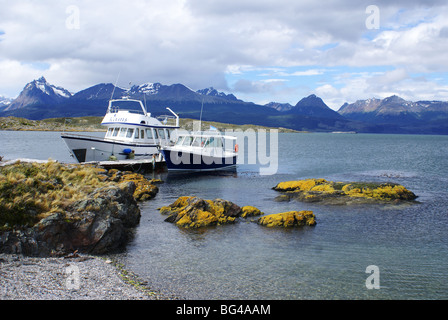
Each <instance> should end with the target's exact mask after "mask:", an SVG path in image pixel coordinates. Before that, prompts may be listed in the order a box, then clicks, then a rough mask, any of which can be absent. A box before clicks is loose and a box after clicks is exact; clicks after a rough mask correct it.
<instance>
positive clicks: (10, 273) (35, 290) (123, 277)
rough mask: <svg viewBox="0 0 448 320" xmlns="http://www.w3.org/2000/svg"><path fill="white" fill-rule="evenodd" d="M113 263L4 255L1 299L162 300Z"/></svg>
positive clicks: (82, 258)
mask: <svg viewBox="0 0 448 320" xmlns="http://www.w3.org/2000/svg"><path fill="white" fill-rule="evenodd" d="M161 299H164V300H165V299H169V298H168V297H166V296H163V295H161V294H158V293H154V292H151V291H150V289H149V288H147V287H146V286H145V284H144V283H143V284H142V283H138V280H137V279H135V278H133V276H132V275H129V274H128V273H127V272H126V271H125V270H124V269H120V267H118V266H117V265H116V264H114V263H113V262H112V261H111V260H108V259H105V258H99V257H95V256H88V255H75V256H74V257H69V258H67V257H65V258H35V257H26V256H22V255H15V254H0V300H161Z"/></svg>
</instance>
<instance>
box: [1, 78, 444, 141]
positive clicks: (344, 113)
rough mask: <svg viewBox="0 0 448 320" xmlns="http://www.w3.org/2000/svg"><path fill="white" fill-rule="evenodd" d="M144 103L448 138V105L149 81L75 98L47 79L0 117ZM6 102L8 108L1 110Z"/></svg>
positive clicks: (277, 123)
mask: <svg viewBox="0 0 448 320" xmlns="http://www.w3.org/2000/svg"><path fill="white" fill-rule="evenodd" d="M112 96H113V97H114V98H120V97H122V96H128V97H129V98H134V99H138V100H142V101H144V102H145V103H146V104H147V105H148V107H149V109H150V110H149V111H150V112H151V113H153V114H154V115H159V114H166V107H170V108H172V109H173V110H174V111H175V112H176V113H178V114H179V115H180V116H181V117H185V118H193V119H199V117H200V110H201V109H203V115H202V119H203V120H208V121H215V120H217V121H220V122H227V123H233V124H254V125H262V126H269V127H284V128H289V129H293V130H299V131H326V132H328V131H330V132H331V131H356V132H375V133H436V134H448V125H447V123H448V121H445V120H448V102H444V101H417V102H412V101H407V100H405V99H403V98H401V97H399V96H396V95H392V96H390V97H387V98H384V99H379V98H369V99H365V100H358V101H356V102H354V103H344V104H343V105H342V106H341V107H340V108H339V110H338V111H335V110H333V109H331V108H329V107H328V106H327V105H326V104H325V102H324V101H323V100H322V98H320V97H318V96H316V95H315V94H311V95H309V96H307V97H304V98H302V99H301V100H300V101H299V102H297V104H296V105H294V106H293V105H291V104H289V103H279V102H270V103H268V104H265V105H259V104H255V103H253V102H246V101H243V100H240V99H238V98H237V97H235V96H234V95H233V94H231V93H224V92H219V91H218V90H216V89H215V88H213V87H208V88H204V89H200V90H196V91H195V90H193V89H191V88H188V87H187V86H185V85H183V84H180V83H175V84H171V85H164V84H161V83H159V82H154V83H153V82H147V83H143V84H140V85H133V86H131V87H130V88H128V89H127V88H120V87H116V86H115V85H113V84H112V83H100V84H97V85H93V86H91V87H88V88H86V89H83V90H80V91H78V92H76V93H71V92H69V91H68V90H66V89H64V88H62V87H58V86H55V85H52V84H49V83H48V82H47V81H46V79H45V78H44V77H41V78H39V79H37V80H33V81H31V82H30V83H28V84H27V85H25V87H24V89H23V90H22V92H21V93H20V94H19V96H18V97H17V98H16V99H7V98H4V99H3V100H1V99H0V116H2V117H5V116H17V117H23V118H28V119H31V120H41V119H44V118H55V117H75V116H103V115H104V114H105V112H106V108H107V104H108V101H109V100H110V99H111V97H112ZM2 101H5V102H3V105H2Z"/></svg>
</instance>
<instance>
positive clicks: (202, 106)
mask: <svg viewBox="0 0 448 320" xmlns="http://www.w3.org/2000/svg"><path fill="white" fill-rule="evenodd" d="M203 108H204V98H202V104H201V115H200V116H199V132H201V131H202V109H203Z"/></svg>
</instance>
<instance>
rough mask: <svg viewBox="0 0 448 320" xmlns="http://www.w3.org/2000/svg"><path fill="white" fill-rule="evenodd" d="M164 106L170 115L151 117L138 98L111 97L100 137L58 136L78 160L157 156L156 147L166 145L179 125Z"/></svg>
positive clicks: (157, 150)
mask: <svg viewBox="0 0 448 320" xmlns="http://www.w3.org/2000/svg"><path fill="white" fill-rule="evenodd" d="M167 110H169V111H170V112H171V113H172V114H173V115H167V116H160V117H157V118H155V117H152V116H151V113H149V112H147V110H146V108H145V106H144V105H143V103H142V102H141V101H139V100H134V99H128V98H122V99H113V100H110V101H109V106H108V108H107V113H106V115H105V116H104V118H103V120H102V122H101V125H103V126H106V127H107V132H106V134H105V137H104V138H99V137H94V136H87V135H81V134H73V133H66V132H64V133H62V134H61V137H62V139H64V142H65V143H66V145H67V146H68V148H69V150H70V152H71V154H72V155H73V156H74V157H75V158H76V159H77V160H78V162H80V163H81V162H91V161H108V160H125V159H135V160H138V159H142V160H147V159H150V158H151V157H161V155H160V153H159V149H158V148H159V147H162V146H165V145H169V144H170V143H171V138H172V134H173V130H175V129H178V128H179V116H178V115H177V114H175V113H174V112H173V111H172V110H171V109H170V108H167Z"/></svg>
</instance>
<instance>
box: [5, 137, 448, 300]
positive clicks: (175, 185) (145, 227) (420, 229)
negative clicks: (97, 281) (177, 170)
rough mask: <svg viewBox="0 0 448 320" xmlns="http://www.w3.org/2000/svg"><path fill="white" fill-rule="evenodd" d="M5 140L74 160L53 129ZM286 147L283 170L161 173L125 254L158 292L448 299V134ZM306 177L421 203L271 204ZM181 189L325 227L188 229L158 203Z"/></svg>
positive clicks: (17, 152) (321, 140)
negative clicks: (385, 188)
mask: <svg viewBox="0 0 448 320" xmlns="http://www.w3.org/2000/svg"><path fill="white" fill-rule="evenodd" d="M0 139H1V141H2V147H0V155H4V156H7V158H14V157H31V158H38V159H47V158H49V157H51V158H52V159H56V160H60V161H69V162H73V159H71V158H70V157H69V156H68V152H67V150H66V148H65V145H64V144H63V142H62V141H60V140H62V139H60V138H59V134H57V133H40V132H39V133H37V132H34V133H29V132H1V131H0ZM30 140H33V141H34V142H33V143H31V142H29V141H30ZM24 144H26V147H24ZM279 144H280V145H279V155H280V157H279V168H278V172H277V174H276V175H270V176H261V175H259V170H258V167H257V165H240V166H239V167H238V170H237V173H236V174H231V175H207V174H188V175H172V174H162V175H161V176H158V177H160V178H162V179H163V180H164V181H165V183H164V184H162V185H160V186H159V188H160V191H159V193H158V195H157V196H156V197H155V199H153V200H151V201H148V202H145V203H143V204H141V211H142V218H141V221H140V225H139V226H138V227H137V228H136V232H135V237H134V239H133V241H132V242H131V243H130V244H129V245H128V247H127V250H126V252H125V253H123V254H120V255H117V258H119V259H120V260H122V261H123V262H124V263H125V264H126V265H127V267H128V268H129V269H131V270H132V271H134V272H135V273H137V274H138V275H140V276H141V277H142V278H143V279H144V280H146V281H148V283H149V285H150V286H151V287H152V288H153V289H155V290H161V291H168V292H173V293H175V294H176V295H177V296H180V297H182V298H187V299H447V298H448V289H447V286H448V255H447V253H448V250H447V249H448V239H447V237H446V235H447V231H448V210H447V209H448V188H447V182H448V157H447V155H448V137H447V136H416V135H412V136H411V135H367V134H366V135H364V134H356V135H352V134H279ZM5 146H6V147H5ZM49 150H51V152H49ZM6 151H7V152H6ZM49 154H50V155H49ZM308 177H314V178H326V179H328V180H338V181H391V182H397V183H400V184H403V185H405V186H406V187H408V188H409V189H410V190H412V191H414V192H415V193H416V194H417V195H418V196H419V198H418V200H419V201H420V202H421V203H420V204H416V205H411V206H409V205H401V206H394V205H387V206H376V205H375V206H350V207H347V206H322V205H318V204H304V203H300V202H296V201H291V202H275V201H274V198H275V197H276V196H277V195H278V193H277V192H276V191H274V190H272V189H271V188H272V187H273V186H275V185H276V184H277V183H278V182H280V181H287V180H293V179H303V178H308ZM182 195H196V196H200V197H203V198H205V199H215V198H223V199H226V200H230V201H233V202H235V203H236V204H238V205H240V206H244V205H254V206H256V207H258V208H259V209H261V210H262V211H263V212H265V213H266V214H270V213H278V212H284V211H289V210H313V211H314V213H315V215H316V220H317V225H316V226H315V227H304V228H300V229H292V230H285V229H267V228H264V227H261V226H258V225H257V224H256V223H254V222H245V221H244V220H241V221H240V222H239V223H237V224H234V225H227V226H217V227H211V228H204V229H200V230H185V229H181V228H178V227H176V226H174V225H172V224H170V223H167V222H164V219H165V216H162V215H161V214H160V213H159V212H158V210H157V208H158V207H160V206H163V205H168V204H170V203H172V202H173V201H174V200H176V199H177V198H178V197H179V196H182ZM369 265H376V266H378V267H379V270H380V286H381V288H380V289H378V290H375V289H374V290H368V289H367V288H366V286H365V281H366V279H367V277H368V276H369V274H367V273H366V272H365V270H366V267H367V266H369Z"/></svg>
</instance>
